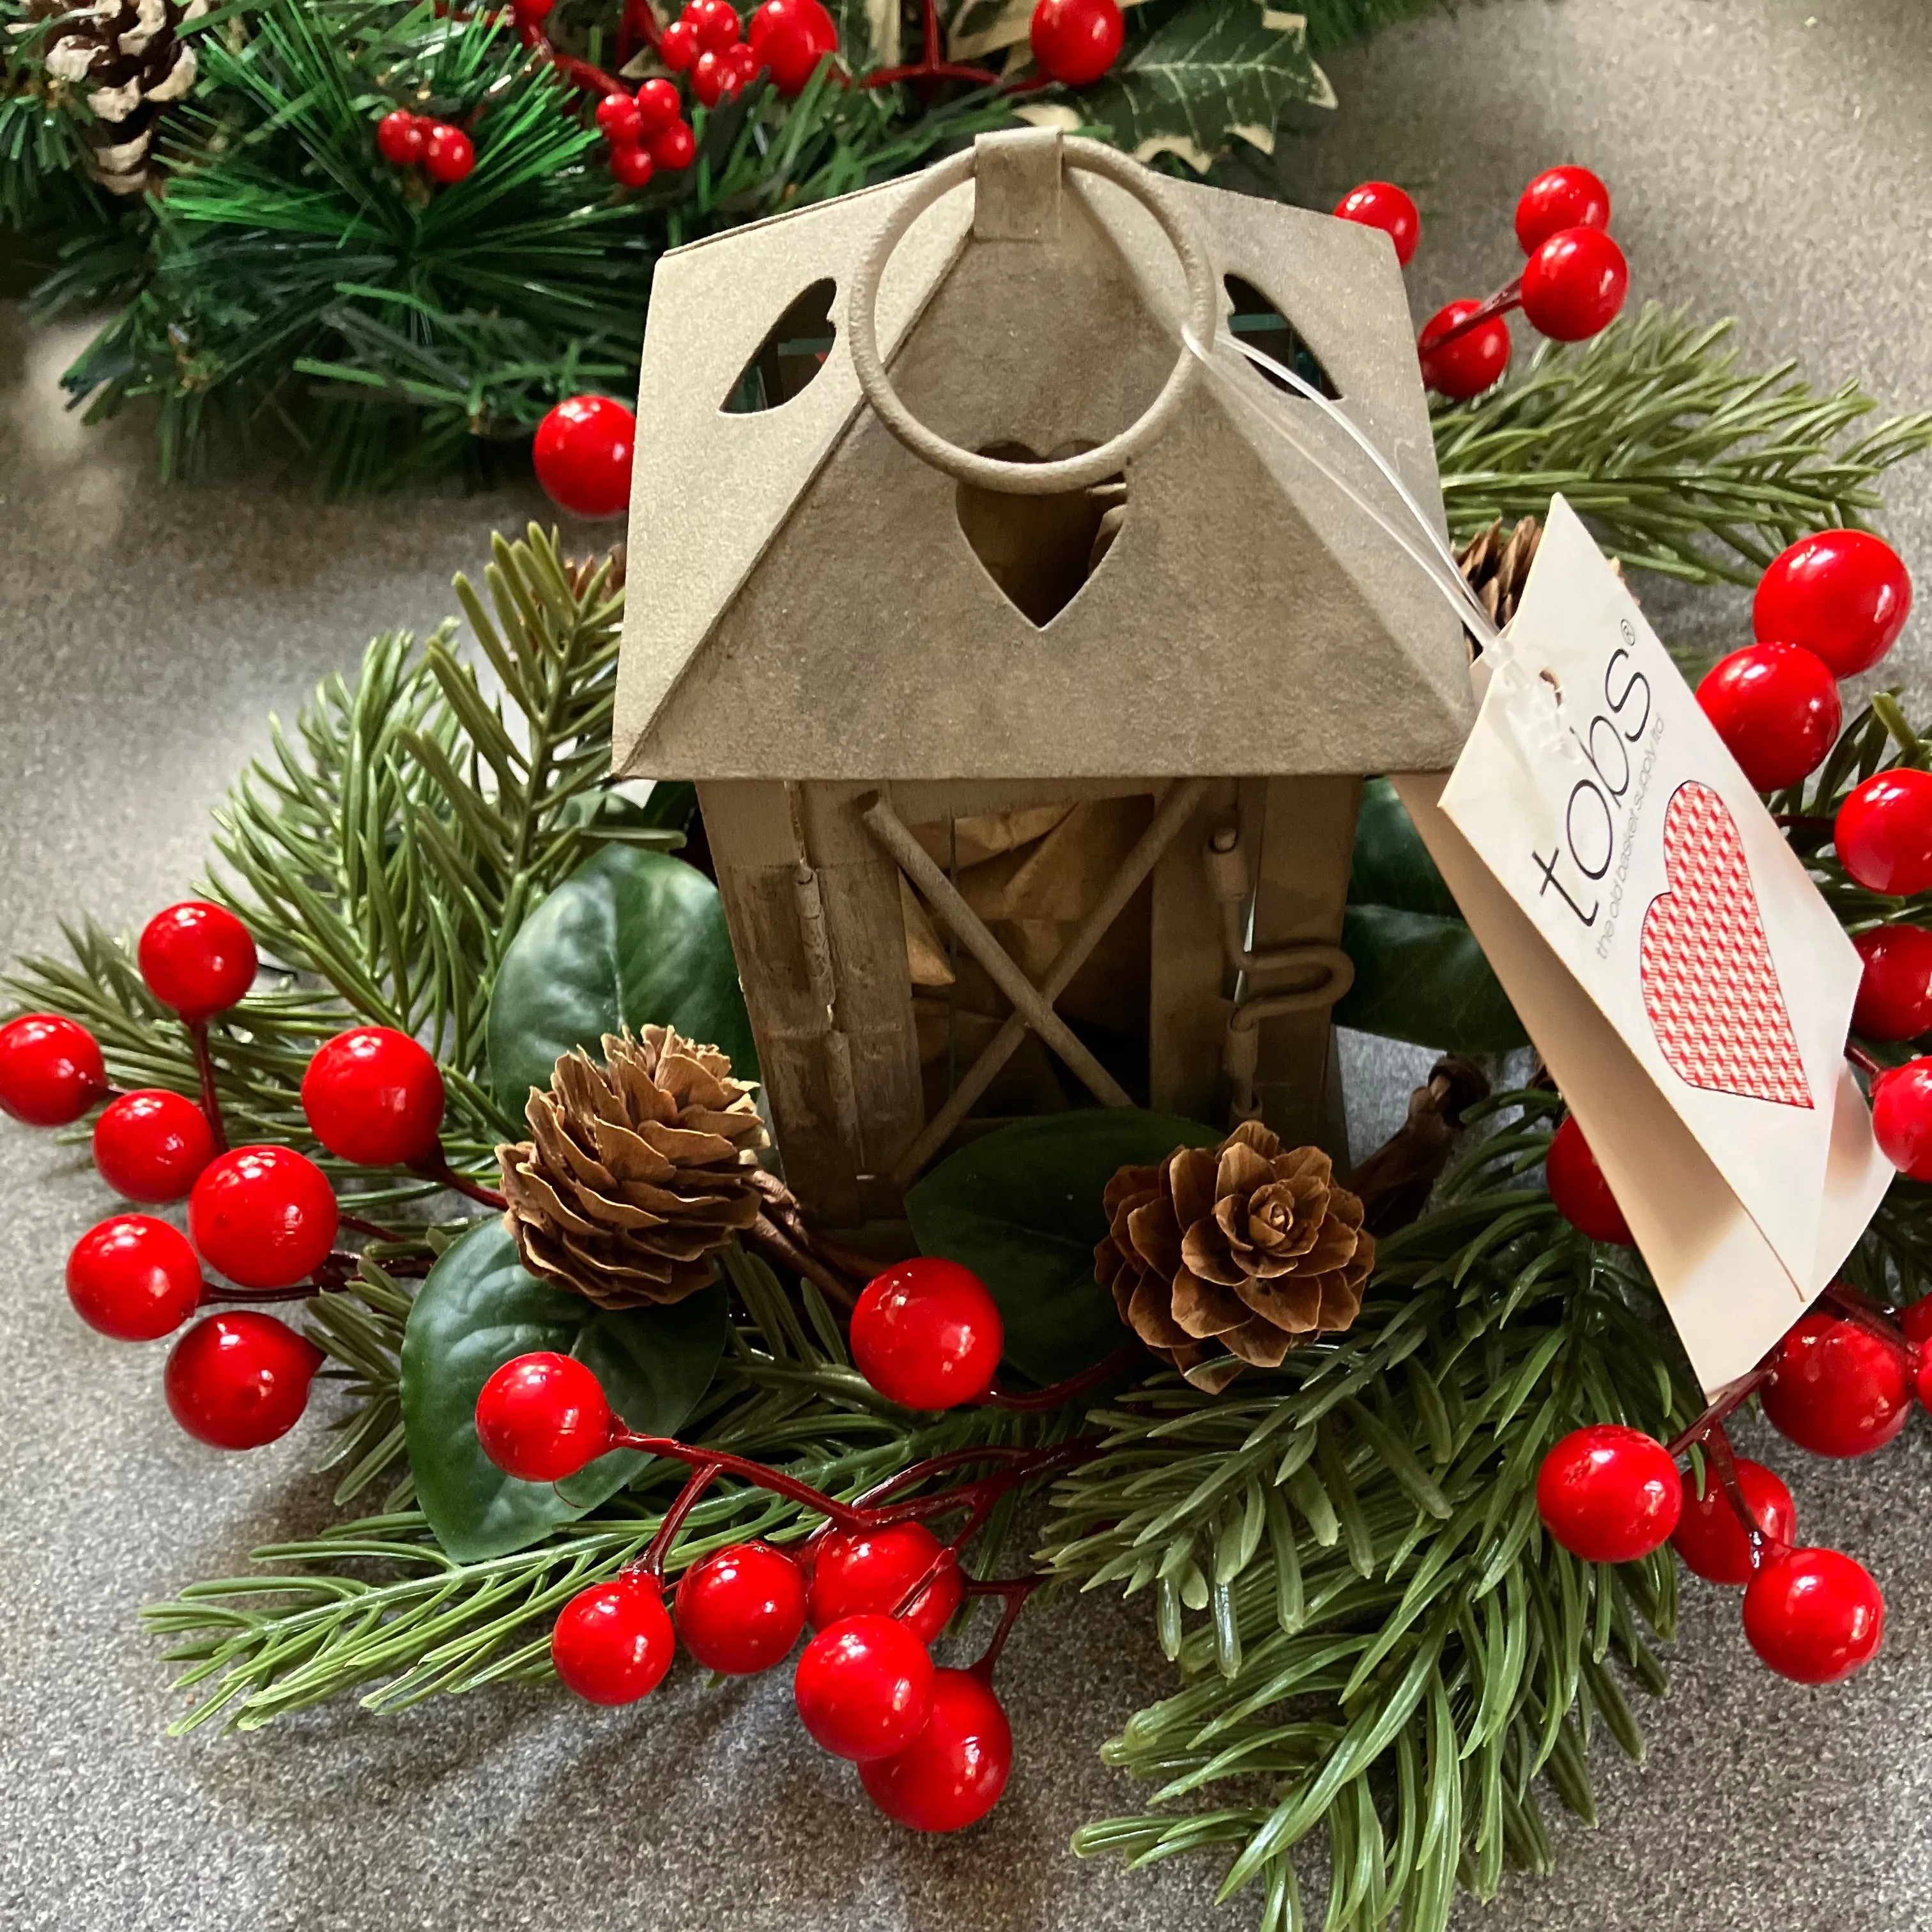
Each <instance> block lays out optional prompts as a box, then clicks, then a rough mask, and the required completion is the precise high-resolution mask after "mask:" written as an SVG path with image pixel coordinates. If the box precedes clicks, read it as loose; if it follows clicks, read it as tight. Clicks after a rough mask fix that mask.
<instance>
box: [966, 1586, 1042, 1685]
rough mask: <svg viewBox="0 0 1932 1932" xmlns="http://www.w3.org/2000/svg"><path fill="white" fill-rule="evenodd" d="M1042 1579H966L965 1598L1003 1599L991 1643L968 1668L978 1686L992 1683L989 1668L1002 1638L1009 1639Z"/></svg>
mask: <svg viewBox="0 0 1932 1932" xmlns="http://www.w3.org/2000/svg"><path fill="white" fill-rule="evenodd" d="M1045 1582H1046V1578H1045V1577H988V1578H987V1579H986V1581H985V1582H984V1583H974V1582H972V1581H971V1580H969V1581H968V1583H967V1586H966V1594H967V1595H968V1596H969V1597H1004V1598H1005V1599H1006V1609H1005V1610H1004V1612H1003V1613H1001V1618H1000V1622H999V1627H998V1629H996V1630H995V1631H994V1632H993V1635H992V1640H991V1641H990V1642H989V1643H988V1644H987V1646H986V1649H985V1650H984V1652H982V1653H981V1655H980V1661H978V1662H977V1664H972V1665H970V1666H969V1667H968V1673H969V1675H971V1676H974V1677H977V1678H978V1679H979V1680H980V1682H981V1683H982V1684H986V1685H990V1684H991V1683H992V1681H993V1667H994V1666H995V1664H998V1662H999V1661H1000V1653H1001V1651H1003V1650H1004V1649H1006V1647H1007V1638H1008V1637H1010V1636H1012V1634H1013V1626H1014V1625H1015V1624H1016V1623H1018V1622H1019V1617H1020V1613H1021V1611H1022V1610H1025V1608H1026V1607H1027V1599H1028V1598H1029V1597H1031V1595H1033V1593H1034V1591H1036V1590H1037V1589H1039V1588H1040V1586H1041V1584H1043V1583H1045Z"/></svg>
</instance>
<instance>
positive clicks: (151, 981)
mask: <svg viewBox="0 0 1932 1932" xmlns="http://www.w3.org/2000/svg"><path fill="white" fill-rule="evenodd" d="M136 958H137V959H139V962H140V965H141V977H142V979H144V980H146V981H147V983H148V992H151V993H152V994H153V995H154V998H156V999H157V1000H159V1001H160V1003H161V1004H162V1005H163V1006H164V1007H172V1008H173V1009H174V1010H175V1012H176V1013H178V1014H180V1016H181V1018H182V1019H184V1020H205V1019H208V1018H210V1017H211V1016H213V1015H214V1014H216V1013H226V1011H227V1010H228V1009H229V1007H232V1006H233V1005H234V1004H235V1003H236V1001H238V1000H239V999H240V998H242V995H243V994H245V992H248V989H249V988H250V987H251V986H253V985H254V983H255V963H256V962H255V942H254V941H253V940H252V939H251V938H249V937H248V928H247V927H246V926H244V925H243V924H242V922H241V921H240V920H239V919H237V918H236V916H235V915H234V914H233V913H232V912H228V911H226V910H223V908H222V907H220V906H217V905H209V904H206V903H205V901H202V900H200V899H187V900H184V901H183V902H182V903H181V904H179V905H172V906H169V907H168V908H167V910H166V911H165V912H157V913H155V915H154V917H153V918H152V919H149V920H148V923H147V925H146V926H145V928H144V929H143V930H142V934H141V943H140V945H139V947H138V948H137V949H136Z"/></svg>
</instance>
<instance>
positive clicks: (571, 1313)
mask: <svg viewBox="0 0 1932 1932" xmlns="http://www.w3.org/2000/svg"><path fill="white" fill-rule="evenodd" d="M535 1349H553V1350H554V1351H555V1352H556V1353H557V1354H559V1355H574V1356H575V1357H577V1359H578V1360H579V1361H582V1362H584V1363H586V1364H588V1365H589V1367H590V1368H592V1370H595V1373H596V1376H597V1379H598V1381H599V1382H601V1383H602V1384H603V1385H604V1394H605V1395H606V1396H607V1397H608V1398H609V1399H610V1406H611V1407H612V1408H613V1409H615V1410H616V1412H617V1413H618V1415H620V1416H622V1418H623V1419H624V1421H625V1422H627V1423H628V1424H630V1426H631V1427H632V1428H633V1429H635V1430H641V1431H643V1433H646V1434H648V1435H655V1436H670V1435H674V1434H675V1433H676V1432H677V1430H678V1429H679V1427H680V1426H681V1425H682V1423H683V1422H684V1421H685V1418H686V1417H688V1415H690V1414H691V1412H692V1410H693V1409H695V1408H696V1407H697V1404H698V1403H699V1401H700V1399H701V1398H702V1397H703V1394H704V1391H706V1389H707V1388H709V1387H710V1385H711V1379H712V1376H714V1375H715V1374H716V1373H717V1372H718V1362H719V1361H720V1359H721V1358H722V1356H723V1355H724V1289H722V1288H721V1287H714V1288H707V1289H700V1291H699V1292H697V1294H696V1295H689V1296H687V1297H686V1298H685V1300H683V1301H680V1302H678V1303H676V1304H675V1305H674V1306H673V1307H668V1308H648V1309H645V1308H638V1309H623V1310H614V1311H613V1310H607V1309H601V1308H599V1307H597V1306H596V1304H595V1303H593V1302H589V1301H585V1300H584V1299H583V1297H582V1296H581V1295H571V1294H568V1293H566V1292H565V1291H564V1290H562V1289H556V1288H551V1287H550V1286H547V1285H546V1284H545V1283H542V1282H540V1281H538V1280H536V1279H535V1277H534V1276H532V1275H530V1274H526V1272H525V1271H524V1270H523V1268H522V1267H521V1266H520V1265H519V1264H518V1262H517V1250H516V1247H515V1244H514V1242H512V1241H511V1238H510V1235H509V1232H508V1230H507V1229H505V1227H504V1226H503V1224H502V1222H501V1221H500V1220H488V1221H485V1222H483V1223H481V1224H479V1225H478V1226H477V1227H475V1228H474V1229H472V1230H471V1231H470V1232H469V1233H468V1234H467V1235H464V1236H463V1238H462V1240H460V1241H458V1243H456V1244H455V1246H454V1247H452V1248H450V1249H449V1250H448V1251H447V1252H446V1253H445V1254H444V1255H443V1257H442V1259H440V1261H438V1262H437V1265H436V1266H435V1267H434V1268H432V1269H431V1271H430V1274H429V1278H428V1280H426V1281H425V1283H423V1285H422V1289H421V1291H420V1292H419V1294H418V1295H417V1296H416V1303H415V1305H414V1307H412V1308H411V1309H410V1319H409V1325H408V1327H407V1328H406V1329H405V1331H404V1335H403V1353H402V1403H403V1425H404V1430H405V1432H406V1434H407V1441H408V1446H409V1456H410V1469H411V1470H412V1471H413V1472H414V1474H415V1476H416V1495H417V1498H418V1499H419V1501H420V1502H421V1503H422V1509H423V1514H425V1516H427V1517H428V1518H429V1526H430V1528H431V1529H432V1530H434V1532H435V1533H436V1538H437V1541H438V1542H439V1543H440V1544H442V1545H443V1548H444V1550H446V1551H447V1552H448V1553H449V1555H450V1556H453V1557H455V1558H456V1559H458V1562H464V1563H472V1562H478V1561H480V1560H481V1559H483V1558H484V1557H489V1556H503V1555H504V1554H505V1553H507V1552H508V1551H510V1550H521V1549H523V1547H525V1546H526V1544H532V1543H535V1542H537V1541H539V1540H540V1539H541V1538H543V1537H544V1536H546V1535H548V1534H549V1533H550V1531H551V1530H552V1529H553V1528H555V1526H556V1525H557V1524H559V1523H568V1522H569V1521H571V1519H572V1518H574V1517H580V1516H581V1515H583V1513H584V1512H585V1511H586V1510H589V1509H593V1508H595V1507H596V1505H598V1504H599V1503H601V1502H603V1501H604V1499H605V1498H606V1497H607V1496H610V1495H612V1494H613V1493H615V1492H616V1491H617V1490H619V1489H621V1488H622V1487H623V1486H624V1485H625V1484H626V1483H627V1482H628V1481H630V1480H631V1478H632V1477H634V1475H636V1474H637V1472H638V1471H639V1470H640V1469H642V1468H643V1466H644V1464H645V1463H646V1462H647V1461H648V1460H649V1457H644V1456H640V1455H638V1454H636V1453H635V1452H634V1451H629V1450H623V1451H616V1452H614V1453H613V1454H610V1455H608V1456H601V1457H598V1460H596V1461H595V1463H592V1464H591V1465H590V1466H589V1468H588V1469H585V1470H583V1471H581V1472H580V1473H579V1474H577V1475H574V1476H573V1477H571V1478H570V1479H569V1480H568V1481H567V1482H563V1483H559V1484H555V1485H551V1484H544V1483H521V1482H518V1481H517V1480H516V1479H515V1478H514V1477H511V1476H506V1475H504V1474H503V1472H502V1470H500V1469H498V1468H497V1467H496V1465H495V1464H494V1463H492V1462H491V1461H490V1459H489V1457H487V1456H486V1455H484V1453H483V1445H482V1444H481V1442H478V1440H477V1438H476V1397H477V1395H478V1393H479V1392H480V1391H481V1388H482V1387H483V1385H484V1383H485V1382H487V1381H488V1380H489V1379H490V1376H492V1375H493V1374H494V1373H496V1370H498V1369H499V1368H501V1367H502V1365H503V1364H505V1362H507V1361H510V1360H511V1358H512V1357H514V1356H517V1355H527V1354H529V1353H530V1352H532V1350H535Z"/></svg>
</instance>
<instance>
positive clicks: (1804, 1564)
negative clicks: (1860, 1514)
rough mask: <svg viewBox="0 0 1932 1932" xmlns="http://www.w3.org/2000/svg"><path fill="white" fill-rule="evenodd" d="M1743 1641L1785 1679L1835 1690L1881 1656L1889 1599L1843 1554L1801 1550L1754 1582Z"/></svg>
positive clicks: (1747, 1601)
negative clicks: (1744, 1639)
mask: <svg viewBox="0 0 1932 1932" xmlns="http://www.w3.org/2000/svg"><path fill="white" fill-rule="evenodd" d="M1884 1635H1885V1598H1883V1596H1882V1595H1880V1594H1879V1587H1878V1585H1877V1583H1876V1581H1875V1580H1873V1576H1872V1574H1871V1572H1870V1571H1869V1570H1867V1568H1865V1566H1864V1565H1863V1564H1862V1563H1858V1562H1853V1561H1852V1559H1851V1558H1850V1557H1849V1556H1846V1555H1844V1554H1843V1553H1842V1552H1841V1551H1839V1550H1793V1551H1792V1553H1791V1554H1790V1556H1781V1557H1778V1558H1777V1559H1775V1560H1774V1561H1773V1562H1769V1563H1767V1564H1766V1565H1765V1566H1764V1568H1763V1569H1761V1570H1760V1571H1759V1572H1758V1573H1757V1575H1756V1576H1755V1577H1753V1578H1752V1579H1751V1587H1750V1589H1748V1590H1746V1591H1745V1636H1746V1637H1748V1638H1749V1639H1750V1640H1751V1648H1752V1649H1754V1651H1756V1652H1757V1654H1758V1655H1759V1656H1760V1658H1763V1661H1765V1662H1766V1664H1769V1665H1770V1667H1772V1670H1775V1671H1776V1672H1777V1673H1778V1676H1781V1677H1788V1678H1790V1679H1791V1680H1792V1682H1793V1683H1795V1684H1836V1683H1838V1682H1840V1681H1841V1679H1844V1678H1846V1677H1849V1676H1851V1674H1852V1672H1853V1671H1855V1670H1860V1669H1861V1668H1862V1667H1864V1665H1866V1664H1869V1663H1870V1661H1872V1659H1873V1657H1875V1656H1876V1655H1877V1653H1878V1647H1879V1642H1880V1640H1882V1638H1883V1637H1884Z"/></svg>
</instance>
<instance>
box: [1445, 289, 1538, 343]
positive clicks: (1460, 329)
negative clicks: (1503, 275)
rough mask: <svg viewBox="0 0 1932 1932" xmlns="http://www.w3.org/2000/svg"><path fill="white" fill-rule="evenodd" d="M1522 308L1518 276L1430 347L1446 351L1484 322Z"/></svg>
mask: <svg viewBox="0 0 1932 1932" xmlns="http://www.w3.org/2000/svg"><path fill="white" fill-rule="evenodd" d="M1522 306H1523V278H1522V277H1521V276H1520V275H1518V276H1517V278H1515V280H1514V281H1508V282H1505V284H1503V286H1502V287H1501V288H1499V290H1497V291H1496V293H1495V294H1494V295H1493V296H1490V297H1488V298H1487V299H1486V300H1485V301H1484V302H1482V303H1481V304H1480V305H1478V307H1476V308H1472V310H1471V311H1469V314H1467V315H1466V316H1465V317H1463V320H1461V321H1460V322H1459V323H1454V324H1453V325H1452V326H1451V327H1449V328H1448V329H1445V330H1444V331H1443V332H1442V334H1441V335H1437V336H1433V337H1431V338H1430V344H1429V346H1430V348H1431V349H1432V350H1441V349H1446V348H1447V347H1448V345H1449V344H1451V343H1452V342H1454V341H1455V340H1456V339H1457V338H1458V337H1459V336H1463V335H1468V334H1469V332H1470V330H1472V329H1481V327H1482V326H1483V324H1484V323H1486V322H1494V321H1495V320H1496V317H1498V316H1499V315H1508V314H1509V312H1510V311H1511V309H1513V308H1522Z"/></svg>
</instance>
